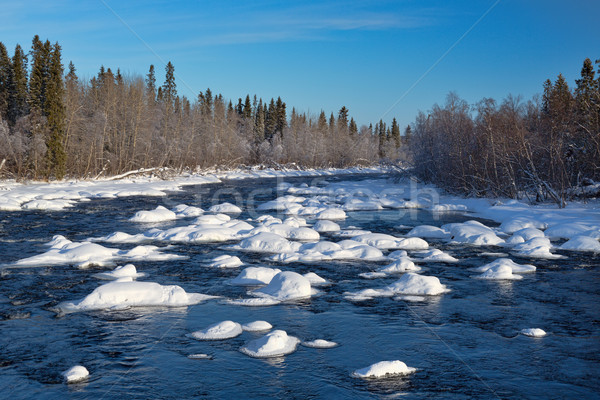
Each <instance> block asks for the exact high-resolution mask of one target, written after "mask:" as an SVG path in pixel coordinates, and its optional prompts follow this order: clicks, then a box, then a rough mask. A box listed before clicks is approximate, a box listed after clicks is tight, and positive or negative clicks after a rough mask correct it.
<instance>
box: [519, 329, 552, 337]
mask: <svg viewBox="0 0 600 400" xmlns="http://www.w3.org/2000/svg"><path fill="white" fill-rule="evenodd" d="M521 334H522V335H525V336H530V337H535V338H540V337H544V336H546V332H545V331H544V330H543V329H540V328H528V329H522V330H521Z"/></svg>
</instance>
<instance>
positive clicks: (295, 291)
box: [252, 271, 314, 301]
mask: <svg viewBox="0 0 600 400" xmlns="http://www.w3.org/2000/svg"><path fill="white" fill-rule="evenodd" d="M252 294H253V295H255V296H257V297H266V298H268V299H273V300H277V301H289V300H296V299H305V298H308V297H310V296H312V295H313V294H314V291H313V289H312V287H311V284H310V281H309V280H308V279H307V278H305V277H304V276H302V275H300V274H298V273H296V272H293V271H283V272H279V273H278V274H277V275H275V276H274V277H273V279H271V281H270V282H269V284H268V285H267V286H265V287H263V288H261V289H257V290H255V291H253V292H252Z"/></svg>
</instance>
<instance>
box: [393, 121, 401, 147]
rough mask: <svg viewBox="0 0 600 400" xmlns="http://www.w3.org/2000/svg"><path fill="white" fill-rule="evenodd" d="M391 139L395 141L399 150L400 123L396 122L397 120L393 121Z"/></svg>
mask: <svg viewBox="0 0 600 400" xmlns="http://www.w3.org/2000/svg"><path fill="white" fill-rule="evenodd" d="M391 137H392V139H393V140H394V145H395V146H396V148H399V147H400V126H398V122H397V121H396V118H394V119H393V120H392V130H391Z"/></svg>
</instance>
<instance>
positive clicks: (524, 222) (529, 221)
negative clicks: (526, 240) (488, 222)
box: [498, 217, 547, 235]
mask: <svg viewBox="0 0 600 400" xmlns="http://www.w3.org/2000/svg"><path fill="white" fill-rule="evenodd" d="M546 227H547V225H546V224H545V223H543V222H541V221H538V220H535V219H533V218H529V217H516V218H511V219H508V220H506V221H504V222H502V224H500V227H499V228H498V229H500V230H501V231H502V232H504V233H508V234H509V235H511V234H513V233H516V232H517V231H520V230H523V229H526V228H535V229H538V230H539V229H546Z"/></svg>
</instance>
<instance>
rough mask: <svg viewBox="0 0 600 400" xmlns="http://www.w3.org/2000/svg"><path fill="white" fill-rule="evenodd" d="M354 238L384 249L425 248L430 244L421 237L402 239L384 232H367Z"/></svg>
mask: <svg viewBox="0 0 600 400" xmlns="http://www.w3.org/2000/svg"><path fill="white" fill-rule="evenodd" d="M352 240H354V241H357V242H361V243H365V244H368V245H369V246H373V247H376V248H378V249H382V250H388V249H403V250H425V249H427V248H428V247H429V244H427V242H426V241H424V240H423V239H420V238H416V237H411V238H405V239H401V238H397V237H394V236H392V235H386V234H384V233H367V234H364V235H358V236H355V237H353V238H352Z"/></svg>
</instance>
